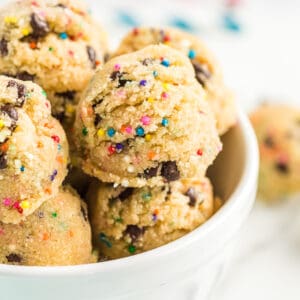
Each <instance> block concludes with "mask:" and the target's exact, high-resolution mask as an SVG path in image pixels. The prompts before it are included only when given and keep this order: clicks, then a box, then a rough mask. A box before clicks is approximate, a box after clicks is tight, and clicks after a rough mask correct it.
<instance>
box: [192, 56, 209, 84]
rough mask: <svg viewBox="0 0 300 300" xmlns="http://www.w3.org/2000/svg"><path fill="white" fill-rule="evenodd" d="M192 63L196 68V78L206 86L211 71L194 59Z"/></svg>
mask: <svg viewBox="0 0 300 300" xmlns="http://www.w3.org/2000/svg"><path fill="white" fill-rule="evenodd" d="M192 64H193V67H194V70H195V75H196V79H197V80H198V82H199V83H200V84H201V85H202V86H205V83H206V81H207V79H209V78H210V77H211V74H210V72H209V71H208V70H207V69H206V68H204V67H203V66H202V65H201V64H200V63H198V62H196V61H193V62H192Z"/></svg>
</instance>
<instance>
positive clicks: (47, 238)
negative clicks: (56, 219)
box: [43, 232, 50, 241]
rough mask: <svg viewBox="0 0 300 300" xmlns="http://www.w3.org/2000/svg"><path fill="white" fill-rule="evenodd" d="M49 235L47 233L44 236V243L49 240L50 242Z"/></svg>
mask: <svg viewBox="0 0 300 300" xmlns="http://www.w3.org/2000/svg"><path fill="white" fill-rule="evenodd" d="M49 237H50V236H49V234H48V233H47V232H45V233H44V234H43V241H47V240H49Z"/></svg>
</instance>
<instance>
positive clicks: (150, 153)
mask: <svg viewBox="0 0 300 300" xmlns="http://www.w3.org/2000/svg"><path fill="white" fill-rule="evenodd" d="M147 156H148V159H150V160H152V159H153V158H154V157H155V156H156V153H155V152H154V151H152V150H150V151H149V152H148V154H147Z"/></svg>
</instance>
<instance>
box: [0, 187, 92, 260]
mask: <svg viewBox="0 0 300 300" xmlns="http://www.w3.org/2000/svg"><path fill="white" fill-rule="evenodd" d="M94 261H95V258H93V256H92V245H91V228H90V224H89V221H88V218H87V208H86V204H85V203H84V202H83V201H81V200H80V198H79V197H78V196H77V194H76V193H75V192H74V191H72V190H71V189H67V188H65V189H61V190H60V192H59V193H58V195H57V196H55V197H54V198H52V199H51V200H49V201H47V202H45V203H44V204H43V205H42V206H41V207H40V208H39V209H37V210H36V211H35V212H34V213H33V214H32V215H30V216H29V217H27V218H26V220H24V221H21V222H20V223H19V224H15V225H12V224H3V223H0V263H2V264H14V265H26V266H63V265H76V264H85V263H91V262H94Z"/></svg>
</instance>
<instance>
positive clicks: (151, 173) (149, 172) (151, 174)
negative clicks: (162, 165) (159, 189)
mask: <svg viewBox="0 0 300 300" xmlns="http://www.w3.org/2000/svg"><path fill="white" fill-rule="evenodd" d="M157 172H158V166H157V167H153V168H149V169H146V170H145V171H144V177H145V178H146V179H149V178H152V177H155V176H157Z"/></svg>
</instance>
